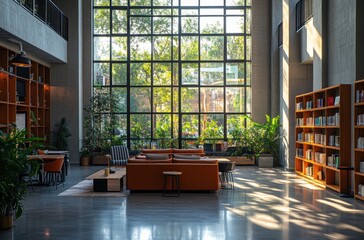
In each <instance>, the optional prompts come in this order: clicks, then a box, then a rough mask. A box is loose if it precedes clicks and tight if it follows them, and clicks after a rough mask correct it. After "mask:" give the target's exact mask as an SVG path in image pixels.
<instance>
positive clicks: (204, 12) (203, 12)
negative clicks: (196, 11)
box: [200, 8, 224, 15]
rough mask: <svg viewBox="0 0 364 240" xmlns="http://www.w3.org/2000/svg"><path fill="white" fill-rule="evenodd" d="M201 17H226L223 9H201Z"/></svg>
mask: <svg viewBox="0 0 364 240" xmlns="http://www.w3.org/2000/svg"><path fill="white" fill-rule="evenodd" d="M200 15H224V9H222V8H201V9H200Z"/></svg>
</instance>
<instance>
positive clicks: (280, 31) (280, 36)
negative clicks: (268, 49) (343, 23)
mask: <svg viewBox="0 0 364 240" xmlns="http://www.w3.org/2000/svg"><path fill="white" fill-rule="evenodd" d="M282 45H283V24H282V23H280V24H279V25H278V47H279V48H280V47H282Z"/></svg>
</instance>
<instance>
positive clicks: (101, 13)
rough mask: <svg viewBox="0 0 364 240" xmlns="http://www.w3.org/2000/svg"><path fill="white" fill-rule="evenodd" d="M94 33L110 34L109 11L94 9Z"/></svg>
mask: <svg viewBox="0 0 364 240" xmlns="http://www.w3.org/2000/svg"><path fill="white" fill-rule="evenodd" d="M94 33H95V34H109V33H110V10H109V9H94Z"/></svg>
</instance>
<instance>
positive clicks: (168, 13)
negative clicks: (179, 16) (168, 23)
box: [153, 8, 172, 16]
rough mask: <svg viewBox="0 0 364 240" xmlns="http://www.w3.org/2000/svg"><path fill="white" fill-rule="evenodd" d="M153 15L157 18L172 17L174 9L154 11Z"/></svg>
mask: <svg viewBox="0 0 364 240" xmlns="http://www.w3.org/2000/svg"><path fill="white" fill-rule="evenodd" d="M153 15H154V16H157V15H168V16H170V15H172V9H170V8H167V9H166V8H162V9H153Z"/></svg>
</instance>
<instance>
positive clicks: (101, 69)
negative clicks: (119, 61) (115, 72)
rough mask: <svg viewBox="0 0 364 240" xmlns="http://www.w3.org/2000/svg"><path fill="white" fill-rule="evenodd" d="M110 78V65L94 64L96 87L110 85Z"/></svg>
mask: <svg viewBox="0 0 364 240" xmlns="http://www.w3.org/2000/svg"><path fill="white" fill-rule="evenodd" d="M109 76H110V64H109V63H94V86H105V85H110V78H109Z"/></svg>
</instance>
